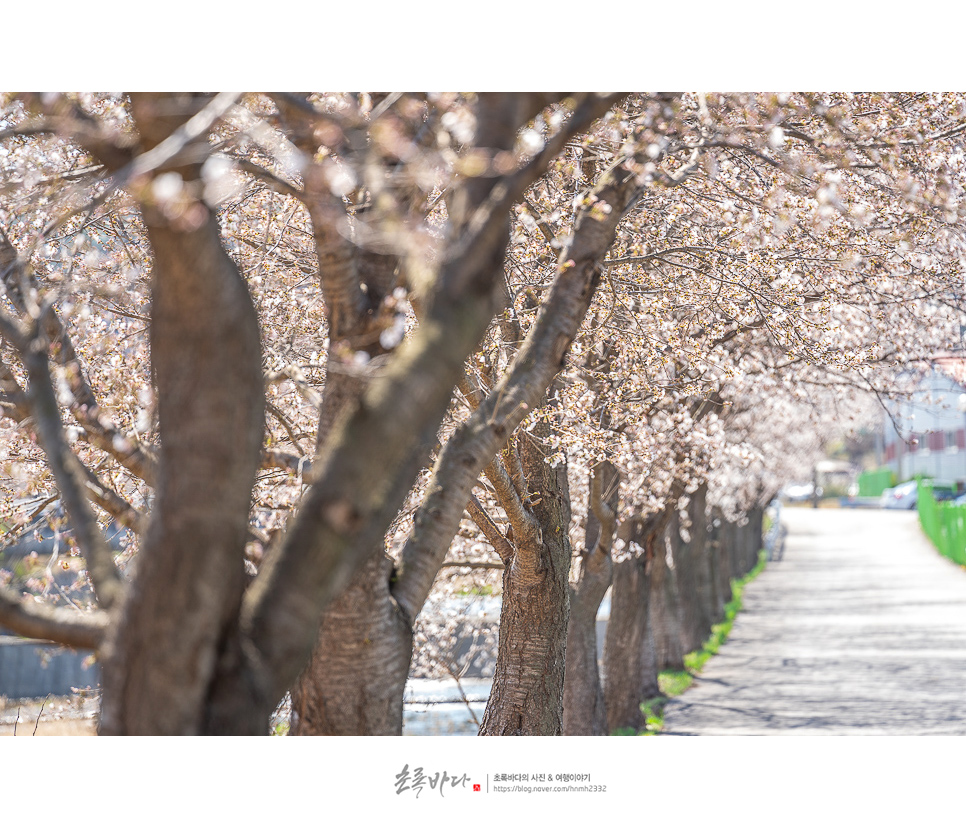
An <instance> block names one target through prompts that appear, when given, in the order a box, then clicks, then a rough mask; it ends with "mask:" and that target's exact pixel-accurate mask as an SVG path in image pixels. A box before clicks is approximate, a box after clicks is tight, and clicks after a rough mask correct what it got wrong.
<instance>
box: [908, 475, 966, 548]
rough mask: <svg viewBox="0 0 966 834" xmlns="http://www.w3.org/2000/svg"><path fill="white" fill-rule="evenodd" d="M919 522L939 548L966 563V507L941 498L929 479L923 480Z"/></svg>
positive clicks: (918, 504)
mask: <svg viewBox="0 0 966 834" xmlns="http://www.w3.org/2000/svg"><path fill="white" fill-rule="evenodd" d="M916 503H917V506H918V508H919V523H920V524H922V529H923V531H924V532H925V534H926V535H927V536H929V538H930V539H931V540H932V543H933V544H934V545H936V549H937V550H938V551H939V552H940V553H942V555H943V556H946V557H947V558H949V559H952V560H953V561H954V562H955V563H956V564H958V565H966V506H963V507H956V506H953V504H952V503H951V502H949V501H937V500H936V499H935V498H934V497H933V494H932V484H931V483H930V482H929V481H920V482H919V495H918V498H917V501H916Z"/></svg>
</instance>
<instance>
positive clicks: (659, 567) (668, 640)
mask: <svg viewBox="0 0 966 834" xmlns="http://www.w3.org/2000/svg"><path fill="white" fill-rule="evenodd" d="M660 535H661V538H662V547H661V548H660V549H659V550H657V551H656V552H655V558H654V562H653V564H652V565H651V597H650V606H651V629H652V630H653V632H654V649H655V652H656V653H657V668H658V669H660V670H661V671H663V670H665V669H670V670H674V671H681V670H683V669H684V655H685V651H684V648H683V644H682V642H681V612H680V601H679V600H678V586H677V576H676V574H675V570H674V563H673V560H672V554H671V552H670V548H669V547H668V533H667V529H666V528H665V529H664V530H663V531H662V532H661V534H660Z"/></svg>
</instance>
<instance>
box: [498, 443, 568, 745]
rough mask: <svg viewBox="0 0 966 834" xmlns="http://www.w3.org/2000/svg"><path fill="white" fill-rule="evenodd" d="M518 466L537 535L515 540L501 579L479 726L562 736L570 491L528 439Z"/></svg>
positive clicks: (563, 473)
mask: <svg viewBox="0 0 966 834" xmlns="http://www.w3.org/2000/svg"><path fill="white" fill-rule="evenodd" d="M521 446H522V449H521V459H522V463H523V468H524V471H525V473H526V475H527V484H528V487H529V493H530V495H536V496H537V499H536V501H535V502H534V503H533V504H531V505H530V507H529V509H530V512H531V513H532V515H533V516H534V517H535V518H536V520H537V522H538V530H537V533H538V534H537V535H536V536H533V537H532V538H529V539H528V540H524V541H520V540H517V541H515V542H514V544H515V553H514V555H513V557H512V561H511V563H510V565H509V567H508V568H507V569H506V570H505V571H504V572H503V605H502V608H501V610H500V644H499V650H498V654H497V661H496V671H495V673H494V677H493V687H492V689H491V691H490V698H489V701H487V705H486V712H485V713H484V715H483V722H482V724H481V725H480V735H484V736H531V735H548V736H552V735H560V734H561V733H562V731H563V690H564V669H565V657H566V646H567V622H568V618H569V614H570V584H569V574H570V558H571V545H570V490H569V487H568V484H567V467H566V465H565V464H560V465H557V466H556V467H555V468H551V467H550V465H549V464H547V463H546V461H545V459H546V457H547V456H549V455H550V452H551V450H550V448H549V447H548V446H546V445H544V444H543V443H542V442H541V441H540V440H539V439H538V438H536V437H534V436H533V435H525V436H524V438H523V442H522V443H521Z"/></svg>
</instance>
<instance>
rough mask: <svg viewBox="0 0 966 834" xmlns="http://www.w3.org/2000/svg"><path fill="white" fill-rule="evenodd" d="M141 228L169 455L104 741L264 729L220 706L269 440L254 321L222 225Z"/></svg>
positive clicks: (113, 647) (141, 558)
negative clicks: (147, 246)
mask: <svg viewBox="0 0 966 834" xmlns="http://www.w3.org/2000/svg"><path fill="white" fill-rule="evenodd" d="M145 219H146V224H147V228H148V235H149V237H150V240H151V245H152V248H153V250H154V256H155V257H154V269H153V275H152V302H151V307H152V321H151V351H152V370H153V373H154V377H155V380H156V383H157V388H158V406H159V418H160V430H161V453H160V459H159V471H158V481H157V483H158V486H157V495H156V501H155V505H154V508H153V513H152V516H151V521H150V527H149V529H148V532H147V535H146V536H145V541H144V544H143V546H142V549H141V552H140V553H139V554H138V557H137V563H136V567H135V576H134V579H133V582H132V585H131V587H130V589H129V592H128V594H127V598H126V600H125V603H124V607H123V609H122V612H121V617H120V621H119V623H118V624H117V627H116V628H115V630H114V632H113V640H112V641H111V644H110V646H109V648H108V650H107V651H106V652H105V653H104V657H103V667H102V668H103V674H104V678H103V680H104V697H103V702H102V708H101V727H100V730H101V732H102V733H110V734H118V733H123V734H149V735H167V734H184V733H188V734H191V733H213V732H237V731H239V727H243V728H245V730H246V731H252V732H254V731H256V728H260V731H263V732H267V730H268V713H267V712H266V713H264V714H262V715H261V717H260V718H259V716H258V710H259V709H260V708H261V707H262V706H263V704H261V703H259V699H258V698H257V697H256V696H255V695H254V694H252V693H247V696H249V697H243V698H241V700H242V701H243V702H246V703H247V704H248V706H247V707H245V708H243V711H242V713H241V714H240V715H237V716H230V715H227V714H226V713H225V711H224V710H223V708H222V707H221V706H220V705H219V704H217V703H214V702H215V701H217V700H218V698H214V697H213V696H212V692H213V691H215V690H217V678H218V676H219V675H221V674H223V673H224V672H225V671H226V664H227V666H231V665H232V664H233V663H236V662H237V661H238V660H239V658H240V652H239V650H238V645H237V641H238V634H237V621H238V610H239V607H240V605H241V600H242V593H243V590H244V549H245V540H246V537H247V533H248V511H249V504H250V501H251V493H252V487H253V484H254V480H255V472H256V468H257V465H258V460H259V453H260V448H261V441H262V415H263V396H264V395H263V381H262V372H261V359H260V346H259V345H260V341H259V330H258V321H257V318H256V315H255V309H254V306H253V305H252V302H251V298H250V297H249V294H248V290H247V288H246V286H245V284H244V282H243V280H242V278H241V275H240V274H239V273H238V270H237V269H236V267H235V265H234V263H232V261H231V260H230V259H229V257H228V256H227V254H226V253H225V252H224V250H223V249H222V247H221V244H220V241H219V237H218V226H217V223H216V222H215V219H214V218H213V217H211V216H210V215H209V216H208V217H207V218H206V220H205V221H204V222H203V223H202V224H201V225H200V226H199V227H198V228H195V229H188V230H179V229H177V228H172V227H171V226H170V225H168V224H167V223H166V221H165V220H164V218H162V217H159V216H158V213H157V212H152V211H146V212H145ZM186 658H189V659H190V662H187V663H186V662H185V659H186ZM247 683H248V684H251V685H254V684H252V682H251V680H250V679H247ZM221 694H224V693H221ZM236 706H237V704H235V705H233V706H232V707H231V708H230V709H228V712H231V711H232V710H234V709H235V707H236ZM235 722H237V723H235Z"/></svg>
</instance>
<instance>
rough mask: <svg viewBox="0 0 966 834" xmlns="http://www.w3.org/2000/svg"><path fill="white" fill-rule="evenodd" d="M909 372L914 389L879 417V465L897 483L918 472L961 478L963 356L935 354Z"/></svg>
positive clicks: (965, 412)
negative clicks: (881, 422) (920, 368)
mask: <svg viewBox="0 0 966 834" xmlns="http://www.w3.org/2000/svg"><path fill="white" fill-rule="evenodd" d="M915 373H916V378H915V385H916V391H915V394H914V395H913V396H912V397H911V398H910V399H909V400H907V401H902V402H895V403H893V407H892V408H891V416H889V415H887V416H886V417H885V420H884V426H883V430H882V440H881V443H882V447H881V449H880V456H881V460H882V464H883V465H884V466H887V467H889V468H890V469H891V470H892V471H893V472H895V474H896V480H897V482H902V481H908V480H911V479H912V478H914V477H915V476H916V475H923V476H925V477H930V478H935V479H936V480H937V481H949V482H950V483H957V482H964V483H966V359H963V358H961V357H939V358H936V359H934V360H933V362H932V365H931V367H930V368H929V369H928V370H924V371H917V372H915Z"/></svg>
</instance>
